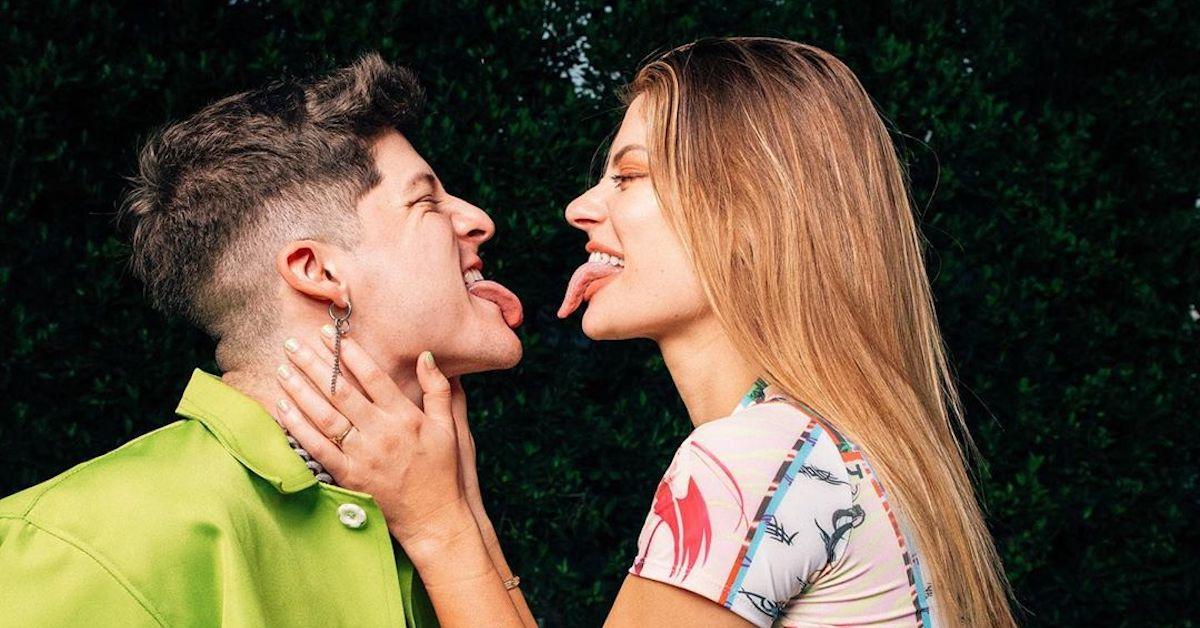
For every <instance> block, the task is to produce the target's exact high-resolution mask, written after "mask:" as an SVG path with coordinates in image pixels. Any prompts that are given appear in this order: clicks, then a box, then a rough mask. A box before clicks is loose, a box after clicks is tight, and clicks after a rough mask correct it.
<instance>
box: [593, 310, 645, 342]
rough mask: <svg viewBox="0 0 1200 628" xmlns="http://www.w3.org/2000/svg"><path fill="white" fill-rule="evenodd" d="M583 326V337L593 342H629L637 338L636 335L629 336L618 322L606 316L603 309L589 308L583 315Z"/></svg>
mask: <svg viewBox="0 0 1200 628" xmlns="http://www.w3.org/2000/svg"><path fill="white" fill-rule="evenodd" d="M581 325H582V327H583V335H585V336H587V337H588V338H591V339H592V340H628V339H629V338H633V337H635V334H629V333H628V330H627V329H625V328H624V326H622V325H620V324H619V323H618V322H617V321H614V320H612V318H611V317H609V316H605V314H604V310H603V308H593V307H591V306H588V309H587V311H585V312H584V313H583V321H582V323H581Z"/></svg>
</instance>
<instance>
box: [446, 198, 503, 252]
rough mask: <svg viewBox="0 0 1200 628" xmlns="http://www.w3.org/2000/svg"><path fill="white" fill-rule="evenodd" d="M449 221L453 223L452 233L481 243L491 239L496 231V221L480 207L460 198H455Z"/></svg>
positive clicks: (478, 243) (477, 243)
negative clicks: (455, 201)
mask: <svg viewBox="0 0 1200 628" xmlns="http://www.w3.org/2000/svg"><path fill="white" fill-rule="evenodd" d="M455 200H457V201H458V202H457V203H455V206H454V209H453V210H452V211H453V213H452V214H451V217H450V221H451V223H452V224H453V225H454V233H455V234H457V235H458V237H459V238H461V239H463V240H468V241H470V242H474V243H475V244H476V245H480V244H483V243H484V242H487V241H488V240H490V239H492V235H494V234H495V233H496V223H494V222H492V217H491V216H488V215H487V212H485V211H483V210H482V209H480V208H478V207H476V206H474V205H472V204H470V203H468V202H466V201H464V200H462V199H455Z"/></svg>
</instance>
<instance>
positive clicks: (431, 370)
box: [417, 351, 457, 434]
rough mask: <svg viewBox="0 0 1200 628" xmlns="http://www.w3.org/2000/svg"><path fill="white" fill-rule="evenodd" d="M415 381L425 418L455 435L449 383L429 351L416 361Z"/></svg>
mask: <svg viewBox="0 0 1200 628" xmlns="http://www.w3.org/2000/svg"><path fill="white" fill-rule="evenodd" d="M417 381H418V382H420V383H421V391H422V392H423V393H424V405H425V416H426V418H428V419H429V420H431V421H434V422H436V423H439V424H441V425H442V426H443V427H445V428H446V429H447V430H449V432H450V433H451V434H455V433H456V432H457V430H456V428H455V424H454V412H453V409H452V408H451V398H450V381H449V380H447V379H446V376H445V375H443V374H442V371H441V369H439V368H438V367H437V362H435V361H434V359H433V354H432V353H430V352H429V351H426V352H425V353H422V354H421V357H420V358H419V359H418V360H417Z"/></svg>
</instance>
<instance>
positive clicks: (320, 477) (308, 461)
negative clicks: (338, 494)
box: [284, 432, 337, 486]
mask: <svg viewBox="0 0 1200 628" xmlns="http://www.w3.org/2000/svg"><path fill="white" fill-rule="evenodd" d="M284 434H285V435H287V442H288V445H290V446H291V448H292V451H294V452H296V455H297V456H300V459H301V460H303V461H304V466H306V467H308V470H309V471H312V474H313V475H315V476H317V481H319V482H324V483H326V484H333V485H334V486H337V482H334V481H333V476H331V475H329V473H328V472H327V471H325V467H323V466H321V463H319V462H317V461H316V460H313V457H312V454H310V453H308V451H307V450H306V449H304V448H303V447H301V446H300V443H299V442H297V441H296V439H294V438H292V435H291V434H288V433H287V432H284Z"/></svg>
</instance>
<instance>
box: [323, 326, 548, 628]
mask: <svg viewBox="0 0 1200 628" xmlns="http://www.w3.org/2000/svg"><path fill="white" fill-rule="evenodd" d="M325 344H326V345H329V344H330V340H329V339H328V337H326V342H325ZM450 390H451V398H452V403H451V408H452V410H453V412H454V424H455V428H456V433H457V435H458V460H459V472H460V474H461V478H462V484H463V492H464V493H465V494H466V497H467V504H468V505H469V506H470V508H471V513H472V515H474V517H475V523H476V524H478V526H479V531H480V532H481V534H482V536H483V544H484V546H485V547H487V552H488V555H489V556H490V557H491V559H492V564H493V565H494V566H495V568H496V571H497V572H498V573H499V574H500V578H501V579H502V580H504V581H508V580H510V579H511V578H512V577H513V575H514V574H513V571H512V569H510V568H509V566H508V561H507V560H505V558H504V552H503V551H502V550H501V549H500V538H499V536H497V534H496V528H495V527H494V526H493V525H492V520H491V518H490V517H488V514H487V510H486V509H485V508H484V507H483V495H482V494H481V492H480V490H479V473H478V472H477V470H476V466H475V437H474V436H472V435H471V427H470V424H469V423H468V422H467V395H466V393H465V392H464V391H463V387H462V382H461V381H460V380H459V378H457V377H455V378H452V379H451V380H450ZM508 594H509V597H510V598H511V599H512V603H513V606H515V607H516V608H517V612H518V613H519V614H520V615H521V619H522V621H524V622H525V625H526V626H536V625H537V620H535V619H534V618H533V611H531V610H529V604H527V603H526V602H525V595H524V594H522V593H521V589H519V588H517V587H514V588H512V589H509V591H508Z"/></svg>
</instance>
